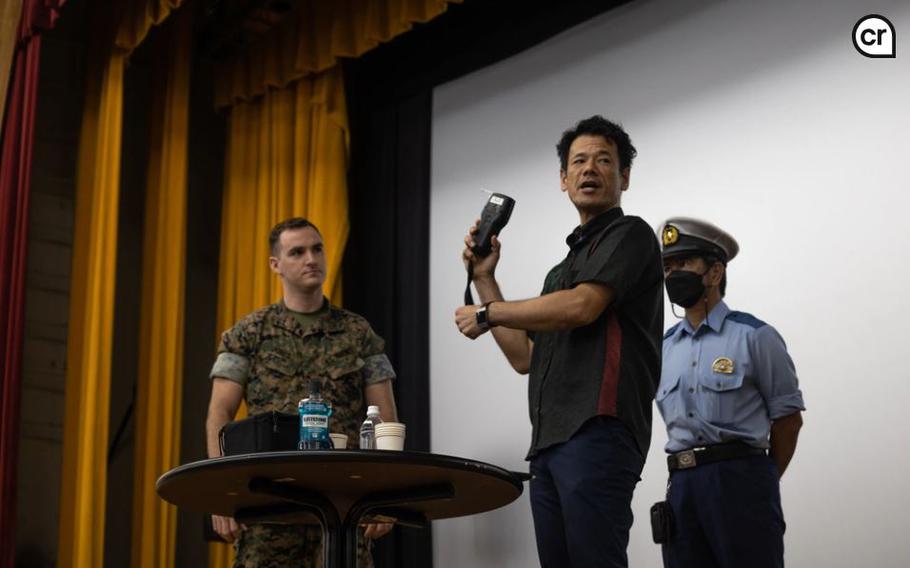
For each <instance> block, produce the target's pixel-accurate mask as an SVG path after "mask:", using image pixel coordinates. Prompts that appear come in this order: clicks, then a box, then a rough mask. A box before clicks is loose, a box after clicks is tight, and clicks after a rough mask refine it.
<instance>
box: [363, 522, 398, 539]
mask: <svg viewBox="0 0 910 568" xmlns="http://www.w3.org/2000/svg"><path fill="white" fill-rule="evenodd" d="M394 526H395V525H394V524H393V523H367V524H366V525H364V527H365V528H364V529H363V536H365V537H367V538H371V539H373V540H376V539H377V538H382V537H384V536H385V535H387V534H389V532H391V530H392V527H394Z"/></svg>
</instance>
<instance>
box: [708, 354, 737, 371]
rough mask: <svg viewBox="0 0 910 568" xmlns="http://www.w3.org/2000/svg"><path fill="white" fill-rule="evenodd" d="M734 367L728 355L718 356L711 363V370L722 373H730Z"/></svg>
mask: <svg viewBox="0 0 910 568" xmlns="http://www.w3.org/2000/svg"><path fill="white" fill-rule="evenodd" d="M735 368H736V366H735V365H734V364H733V359H730V358H729V357H718V358H717V359H715V360H714V363H712V364H711V370H712V371H714V372H715V373H722V374H724V375H732V374H733V370H734V369H735Z"/></svg>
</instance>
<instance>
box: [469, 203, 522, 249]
mask: <svg viewBox="0 0 910 568" xmlns="http://www.w3.org/2000/svg"><path fill="white" fill-rule="evenodd" d="M514 207H515V200H514V199H512V198H511V197H509V196H508V195H503V194H501V193H493V194H491V195H490V199H488V200H487V204H486V205H484V207H483V212H482V213H481V214H480V224H479V225H477V232H476V233H474V243H475V245H474V247H473V248H472V249H471V250H472V251H473V252H474V254H475V255H477V256H487V255H488V254H490V251H491V250H492V248H493V244H492V242H491V239H492V238H493V235H498V234H499V231H501V230H502V228H503V227H505V226H506V223H508V222H509V217H511V216H512V208H514Z"/></svg>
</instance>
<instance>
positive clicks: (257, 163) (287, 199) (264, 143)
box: [209, 68, 348, 567]
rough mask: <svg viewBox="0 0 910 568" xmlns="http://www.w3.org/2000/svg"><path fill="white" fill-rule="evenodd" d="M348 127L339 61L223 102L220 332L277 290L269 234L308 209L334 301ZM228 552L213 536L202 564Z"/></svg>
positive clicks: (221, 560)
mask: <svg viewBox="0 0 910 568" xmlns="http://www.w3.org/2000/svg"><path fill="white" fill-rule="evenodd" d="M347 146H348V125H347V112H346V110H345V99H344V82H343V80H342V77H341V71H340V69H337V68H335V69H332V70H330V71H327V72H325V73H321V74H319V75H316V76H314V77H312V78H307V79H301V80H300V81H297V82H296V83H294V85H293V86H291V87H290V88H286V89H278V90H269V91H268V92H267V93H266V94H265V95H264V96H263V97H262V98H261V99H259V100H257V101H255V102H252V103H241V104H238V105H235V106H234V107H233V108H232V109H231V116H230V132H229V143H228V149H227V156H226V162H225V163H226V167H225V169H226V171H225V188H224V199H223V210H222V222H221V264H220V275H219V290H218V331H219V333H220V331H222V330H224V329H227V328H229V327H230V326H232V325H233V324H234V322H236V321H237V320H238V319H240V318H241V317H243V316H244V315H246V314H248V313H249V312H252V311H253V310H255V309H257V308H260V307H262V306H266V305H268V304H271V303H273V302H275V301H276V300H278V299H279V298H281V283H280V282H279V280H278V278H277V277H276V276H275V275H274V274H273V273H272V271H271V270H269V266H268V258H269V248H268V234H269V230H270V229H271V228H272V227H273V226H274V225H275V224H276V223H278V222H279V221H281V220H283V219H286V218H288V217H294V216H300V217H306V218H307V219H309V220H310V221H312V222H313V223H314V224H315V225H316V226H317V227H319V231H320V232H321V233H322V237H323V239H324V240H325V250H326V261H327V279H326V283H325V292H326V295H327V296H328V297H329V298H330V300H331V301H332V302H333V303H335V304H339V303H341V258H342V255H343V253H344V246H345V243H346V242H347V238H348V197H347V161H348V158H347V154H348V151H347ZM231 553H232V550H231V548H230V547H228V546H226V545H223V544H213V545H212V546H211V547H210V550H209V566H212V567H215V566H229V565H230V558H229V557H230V556H231Z"/></svg>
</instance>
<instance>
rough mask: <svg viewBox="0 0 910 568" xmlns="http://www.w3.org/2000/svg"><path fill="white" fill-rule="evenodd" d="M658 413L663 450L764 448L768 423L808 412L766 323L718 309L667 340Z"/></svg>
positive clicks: (773, 332) (723, 307)
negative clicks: (663, 434)
mask: <svg viewBox="0 0 910 568" xmlns="http://www.w3.org/2000/svg"><path fill="white" fill-rule="evenodd" d="M655 398H656V400H657V408H658V409H659V410H660V413H661V415H662V416H663V418H664V422H665V423H666V424H667V435H668V436H669V438H670V439H669V441H668V442H667V445H666V447H665V450H666V451H667V452H679V451H682V450H688V449H690V448H697V447H700V446H706V445H709V444H720V443H724V442H732V441H742V442H746V443H748V444H750V445H752V446H756V447H759V448H768V447H769V444H768V436H769V435H770V433H771V421H772V420H777V419H778V418H782V417H784V416H788V415H790V414H793V413H794V412H797V411H800V410H805V406H804V404H803V394H802V392H800V390H799V380H798V379H797V378H796V369H795V368H794V367H793V360H792V359H790V356H789V355H788V354H787V347H786V345H784V340H783V339H782V338H781V336H780V335H779V334H778V333H777V330H775V329H774V328H773V327H771V326H770V325H768V324H766V323H765V322H763V321H760V320H758V319H757V318H755V317H753V316H751V315H749V314H746V313H743V312H733V311H730V308H728V307H727V304H725V303H724V302H720V303H718V304H717V305H716V306H714V308H713V309H712V310H711V313H709V314H708V317H707V319H706V320H705V321H703V322H701V324H699V326H698V329H696V330H693V329H692V326H691V324H690V323H689V320H687V319H685V318H684V319H683V320H682V321H680V322H679V323H678V324H676V325H675V326H673V327H672V328H670V330H669V331H667V334H666V335H665V336H664V343H663V367H662V369H661V373H660V386H659V387H658V388H657V395H656V397H655Z"/></svg>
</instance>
